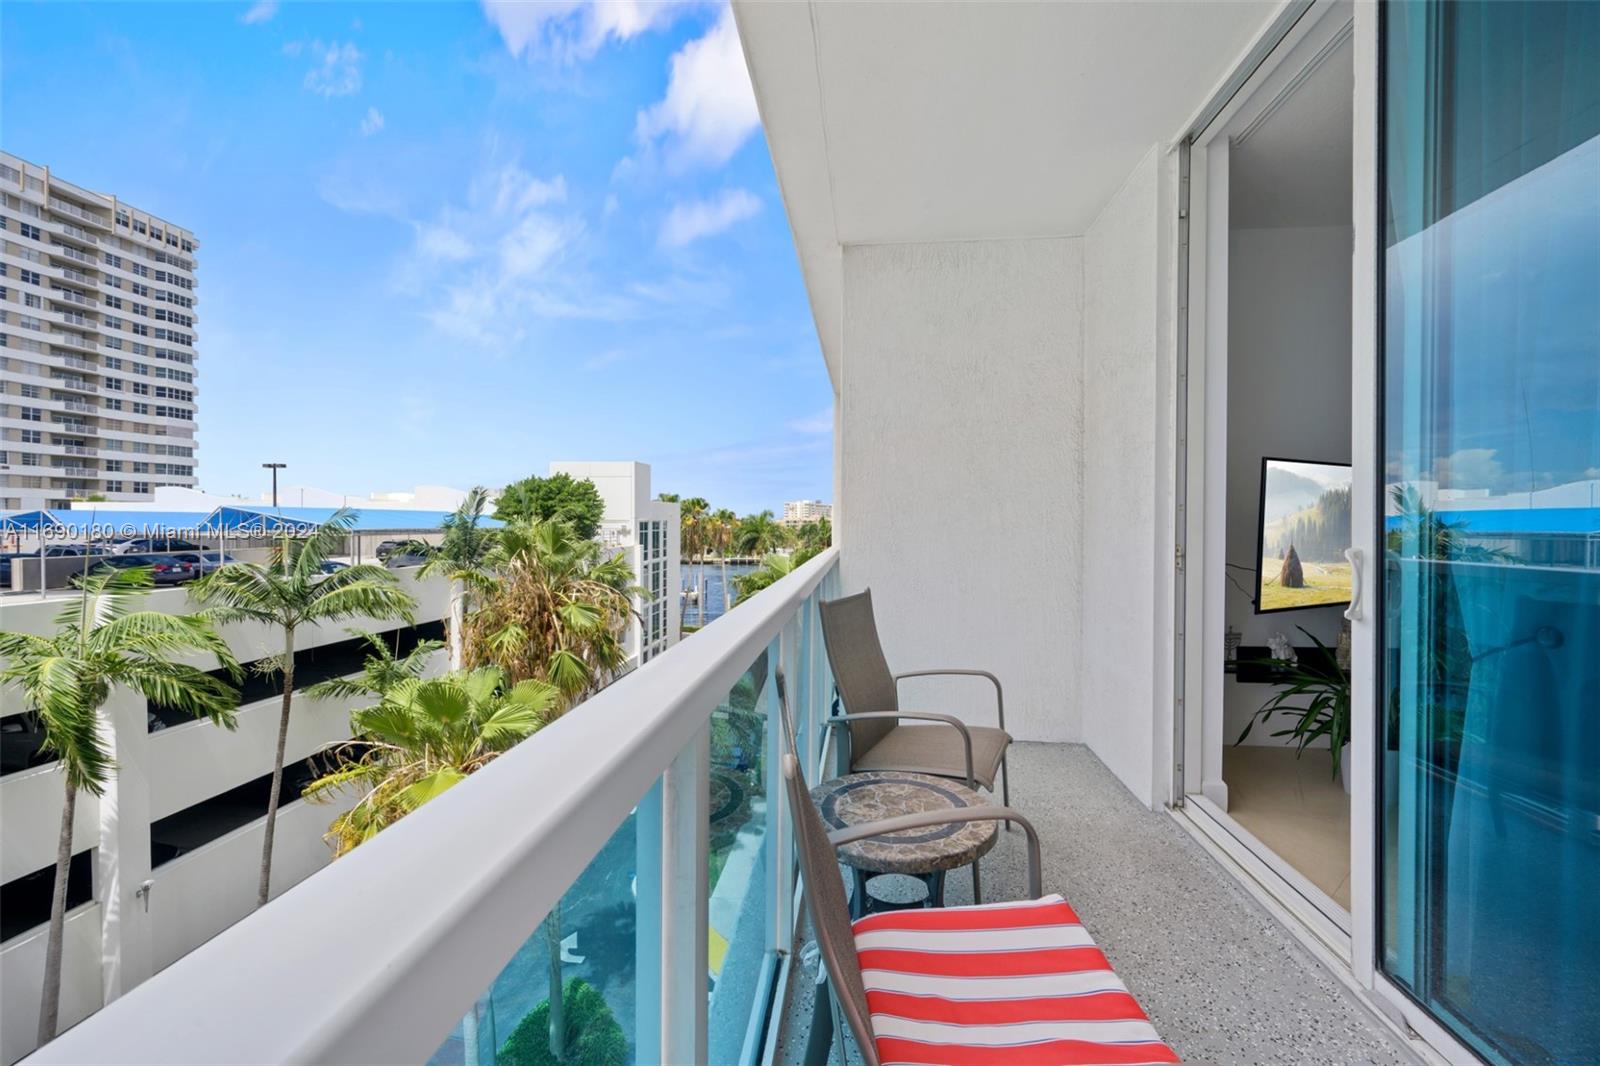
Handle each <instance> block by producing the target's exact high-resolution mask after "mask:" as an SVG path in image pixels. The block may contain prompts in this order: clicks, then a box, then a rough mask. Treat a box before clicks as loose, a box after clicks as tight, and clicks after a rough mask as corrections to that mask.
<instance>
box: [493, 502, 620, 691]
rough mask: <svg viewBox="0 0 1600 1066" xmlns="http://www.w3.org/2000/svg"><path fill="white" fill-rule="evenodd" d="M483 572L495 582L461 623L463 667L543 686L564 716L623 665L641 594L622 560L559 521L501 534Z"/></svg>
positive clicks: (516, 525)
mask: <svg viewBox="0 0 1600 1066" xmlns="http://www.w3.org/2000/svg"><path fill="white" fill-rule="evenodd" d="M490 566H491V567H492V569H493V571H494V573H495V581H494V583H493V585H492V586H491V587H490V588H489V590H488V591H486V592H485V593H484V594H483V596H482V598H481V601H480V603H479V605H478V609H477V610H475V611H474V612H473V613H472V615H471V617H469V618H468V619H467V624H466V630H465V632H466V660H467V665H468V666H469V667H477V666H498V667H499V668H500V669H502V670H504V671H505V673H506V677H507V678H508V679H509V680H510V681H511V682H512V683H513V684H514V683H516V682H519V681H525V680H528V679H530V678H532V679H536V680H539V681H548V682H550V683H551V684H552V685H555V686H556V688H557V690H559V691H560V693H561V699H562V710H563V711H565V710H566V709H568V708H570V707H571V706H572V705H573V704H574V703H576V702H578V700H579V699H580V698H581V697H582V696H586V695H588V694H589V693H590V692H592V691H594V690H595V689H597V688H599V687H600V686H602V685H603V684H605V683H606V682H607V681H609V680H610V679H611V677H612V675H614V674H615V673H616V671H617V670H619V669H621V668H622V666H623V665H624V664H625V663H626V661H627V655H626V648H625V645H624V637H625V636H626V633H627V629H628V623H629V622H630V621H631V620H632V618H633V615H634V611H633V600H632V598H633V597H634V596H637V595H646V594H647V591H646V590H645V589H642V588H640V587H638V586H637V585H635V584H634V583H633V582H634V575H633V570H632V568H631V567H630V566H629V564H628V559H627V557H626V556H624V555H620V554H619V555H609V556H608V555H606V554H605V553H604V550H603V549H602V548H601V546H600V545H599V544H598V543H597V542H595V541H592V540H583V539H582V538H580V537H578V536H577V534H576V533H574V532H573V529H572V527H571V526H570V525H568V524H567V523H566V522H563V521H561V520H560V519H549V520H542V519H537V518H533V519H522V520H518V521H514V522H512V523H511V524H510V525H508V526H506V528H505V529H503V530H501V536H500V537H499V539H498V541H497V543H496V545H495V549H494V551H493V552H492V553H491V556H490Z"/></svg>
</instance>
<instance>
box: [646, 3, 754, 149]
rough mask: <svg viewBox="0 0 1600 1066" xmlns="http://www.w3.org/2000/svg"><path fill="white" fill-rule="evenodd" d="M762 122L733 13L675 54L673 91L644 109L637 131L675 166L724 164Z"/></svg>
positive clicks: (669, 86) (724, 15)
mask: <svg viewBox="0 0 1600 1066" xmlns="http://www.w3.org/2000/svg"><path fill="white" fill-rule="evenodd" d="M760 124H761V117H760V115H759V114H758V113H757V111H756V97H755V92H754V90H752V89H751V88H750V74H749V72H748V71H747V70H746V69H745V65H744V51H743V50H742V49H741V48H740V47H739V31H738V28H737V27H736V26H735V25H734V22H733V13H732V11H730V10H726V9H725V10H724V11H723V13H722V17H721V18H719V19H718V20H717V23H716V25H715V26H713V27H711V29H710V30H708V31H707V32H706V34H705V36H703V37H698V38H696V39H695V40H692V41H690V42H689V43H688V44H686V45H684V46H683V48H681V49H680V50H679V51H678V52H677V53H676V54H675V55H673V57H672V74H671V78H670V80H669V81H668V83H667V95H666V96H665V97H663V98H662V99H661V100H659V101H657V102H656V103H654V104H652V105H651V106H650V107H648V108H646V109H645V110H643V111H641V112H639V116H638V119H637V121H636V123H635V135H636V136H637V138H638V140H639V143H640V144H641V145H642V146H644V147H645V148H646V149H650V148H653V147H654V146H656V145H658V144H659V145H661V147H662V150H663V152H664V153H665V156H666V160H667V164H668V166H669V167H671V168H672V169H677V170H681V169H685V168H688V167H692V166H709V167H715V166H720V165H722V164H723V163H725V162H727V161H728V159H729V158H731V157H732V156H733V153H734V152H737V151H738V150H739V146H740V145H742V144H744V142H745V140H746V139H747V138H749V136H750V134H751V133H753V132H755V130H756V128H757V127H758V126H760Z"/></svg>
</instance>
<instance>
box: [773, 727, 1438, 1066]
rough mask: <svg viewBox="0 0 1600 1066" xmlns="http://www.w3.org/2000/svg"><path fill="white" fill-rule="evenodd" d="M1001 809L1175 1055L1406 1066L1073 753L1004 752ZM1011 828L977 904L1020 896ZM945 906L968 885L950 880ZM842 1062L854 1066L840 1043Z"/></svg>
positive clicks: (798, 1048)
mask: <svg viewBox="0 0 1600 1066" xmlns="http://www.w3.org/2000/svg"><path fill="white" fill-rule="evenodd" d="M1011 765H1012V767H1013V769H1014V770H1015V771H1016V781H1015V782H1014V783H1013V785H1012V788H1011V796H1012V801H1013V805H1014V806H1016V807H1017V808H1018V809H1019V810H1021V811H1022V812H1023V813H1025V814H1027V815H1028V817H1029V819H1030V820H1031V821H1032V822H1033V823H1034V826H1035V827H1036V828H1037V829H1038V830H1039V836H1040V839H1041V841H1042V843H1043V846H1044V887H1045V890H1046V891H1047V892H1060V893H1061V894H1062V895H1063V896H1065V897H1066V898H1067V900H1068V901H1069V902H1070V903H1071V904H1072V905H1073V907H1074V909H1076V910H1077V912H1078V914H1079V916H1080V917H1081V918H1082V919H1083V922H1084V924H1085V925H1086V926H1087V927H1088V928H1089V931H1090V932H1091V933H1092V934H1093V935H1094V938H1095V940H1096V941H1097V942H1098V943H1099V945H1100V946H1101V948H1102V949H1104V951H1105V953H1106V955H1107V956H1108V957H1109V958H1110V960H1111V964H1112V966H1114V967H1115V968H1116V970H1117V972H1118V973H1119V974H1121V976H1122V979H1123V980H1124V981H1125V982H1127V985H1128V988H1129V989H1130V990H1131V991H1132V992H1133V994H1134V996H1135V997H1136V998H1137V999H1138V1000H1139V1002H1140V1003H1142V1004H1143V1005H1144V1008H1145V1010H1146V1011H1147V1012H1148V1013H1149V1015H1150V1020H1151V1022H1153V1023H1154V1025H1155V1027H1156V1030H1157V1031H1158V1032H1159V1033H1160V1034H1161V1035H1162V1037H1163V1038H1164V1039H1165V1040H1166V1041H1167V1042H1168V1043H1170V1044H1171V1045H1172V1046H1173V1047H1174V1048H1175V1049H1176V1050H1177V1052H1178V1054H1180V1055H1181V1056H1183V1057H1184V1058H1185V1059H1201V1060H1207V1061H1210V1062H1215V1063H1218V1064H1220V1066H1232V1064H1236V1063H1237V1064H1242V1063H1251V1064H1255V1063H1307V1062H1317V1063H1327V1064H1334V1063H1343V1064H1356V1063H1362V1064H1378V1063H1414V1062H1417V1061H1419V1060H1418V1059H1417V1057H1416V1056H1415V1055H1414V1054H1413V1053H1412V1052H1411V1050H1410V1049H1408V1048H1406V1047H1404V1046H1403V1045H1402V1044H1401V1042H1400V1041H1398V1040H1397V1039H1395V1038H1394V1037H1393V1036H1391V1035H1390V1034H1389V1032H1388V1031H1387V1030H1385V1029H1384V1028H1382V1027H1381V1026H1380V1025H1379V1023H1378V1022H1377V1020H1376V1019H1374V1018H1373V1016H1372V1015H1371V1014H1370V1013H1369V1012H1368V1011H1367V1009H1366V1008H1365V1007H1363V1006H1362V1005H1361V1004H1360V1003H1359V1002H1358V1001H1357V1000H1356V998H1355V997H1354V995H1353V994H1351V993H1350V992H1349V991H1348V990H1347V989H1346V988H1345V987H1344V986H1343V985H1342V984H1340V983H1339V982H1338V981H1337V980H1335V979H1334V978H1333V977H1332V976H1331V975H1330V974H1329V973H1328V972H1327V971H1326V970H1325V969H1324V968H1323V967H1322V966H1321V965H1320V964H1319V963H1318V962H1317V961H1316V960H1315V959H1314V958H1312V956H1311V955H1310V954H1309V953H1307V952H1306V950H1305V949H1304V948H1302V947H1301V946H1300V944H1299V943H1298V942H1297V941H1296V940H1295V939H1294V937H1293V936H1291V935H1290V933H1289V932H1288V930H1286V929H1285V928H1284V927H1283V926H1282V925H1281V924H1279V922H1278V921H1277V920H1276V919H1275V918H1273V917H1272V915H1270V914H1269V913H1268V912H1267V911H1266V910H1265V909H1264V908H1263V907H1262V906H1261V905H1260V904H1258V903H1257V902H1256V901H1255V900H1254V899H1253V898H1251V897H1250V896H1249V895H1248V894H1247V893H1246V892H1245V891H1244V890H1243V889H1242V888H1241V887H1240V886H1239V885H1238V884H1237V883H1235V881H1234V880H1233V879H1232V878H1231V877H1230V876H1229V875H1228V874H1227V873H1226V872H1225V871H1224V870H1223V869H1222V868H1221V867H1220V866H1218V865H1217V863H1216V862H1215V861H1214V860H1213V859H1212V858H1211V857H1210V856H1209V855H1208V854H1207V853H1206V852H1205V850H1204V849H1203V848H1201V846H1200V845H1199V844H1198V843H1197V842H1196V841H1195V840H1193V839H1192V838H1191V837H1190V836H1189V835H1188V834H1187V833H1185V832H1184V831H1183V829H1182V827H1181V826H1179V825H1178V824H1177V823H1176V822H1174V821H1173V820H1172V818H1171V817H1170V816H1169V815H1167V814H1166V813H1164V812H1155V811H1149V810H1146V809H1145V808H1143V807H1141V806H1140V805H1139V804H1138V803H1137V802H1136V801H1135V800H1134V798H1133V797H1132V796H1131V795H1130V794H1129V793H1128V792H1127V791H1126V790H1125V789H1124V788H1123V787H1122V785H1121V783H1120V782H1118V781H1117V780H1116V778H1115V777H1113V776H1112V774H1111V772H1110V771H1109V770H1107V769H1106V768H1105V767H1104V766H1103V765H1101V763H1100V761H1099V760H1098V759H1096V758H1095V756H1094V755H1093V754H1092V753H1091V752H1090V751H1089V750H1088V749H1087V748H1084V747H1082V746H1080V745H1067V744H1018V745H1016V746H1014V747H1013V748H1012V752H1011ZM1025 855H1026V849H1025V847H1024V846H1023V842H1022V836H1021V834H1020V833H1017V834H1011V835H1009V836H1008V837H1007V838H1003V839H1002V840H1001V842H1000V844H999V845H997V846H996V848H995V850H994V851H993V852H991V853H990V855H989V856H988V857H987V858H986V859H985V860H984V863H983V885H984V896H985V898H986V899H988V900H990V901H995V900H1001V899H1017V898H1020V897H1021V896H1022V895H1023V892H1024V889H1025V886H1026V879H1025V865H1024V864H1025ZM946 898H947V901H948V902H950V903H952V904H959V903H970V902H971V901H972V882H971V879H970V878H969V877H968V876H967V875H966V874H965V873H960V872H956V873H952V874H951V875H950V877H949V880H948V883H947V886H946ZM814 954H815V953H814V952H812V951H802V952H801V955H800V961H799V962H798V963H797V966H796V972H795V974H794V976H793V977H792V978H791V981H790V985H789V987H790V989H791V994H790V1001H789V1003H788V1005H787V1009H786V1011H785V1016H784V1020H783V1026H784V1028H783V1031H782V1033H781V1034H780V1040H779V1055H778V1060H779V1061H780V1062H782V1063H784V1064H786V1066H788V1064H799V1063H801V1062H803V1060H804V1052H805V1045H806V1042H807V1041H806V1039H805V1035H806V1027H807V1025H808V1024H809V1019H810V1017H811V993H812V990H813V988H814V985H815V974H816V966H817V963H816V960H815V958H814ZM851 1052H852V1053H851V1056H850V1057H851V1061H857V1059H856V1056H855V1054H854V1046H853V1044H852V1045H851Z"/></svg>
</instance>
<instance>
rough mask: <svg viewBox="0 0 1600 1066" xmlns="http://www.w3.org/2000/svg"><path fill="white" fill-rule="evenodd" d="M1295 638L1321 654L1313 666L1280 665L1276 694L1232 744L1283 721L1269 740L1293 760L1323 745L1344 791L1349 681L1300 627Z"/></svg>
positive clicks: (1347, 780)
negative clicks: (1284, 744) (1282, 741)
mask: <svg viewBox="0 0 1600 1066" xmlns="http://www.w3.org/2000/svg"><path fill="white" fill-rule="evenodd" d="M1295 628H1296V629H1299V630H1300V632H1302V633H1305V634H1306V636H1308V637H1310V638H1311V642H1312V643H1313V644H1315V645H1316V646H1317V650H1318V651H1319V652H1321V655H1320V656H1319V657H1318V659H1317V661H1316V662H1303V661H1299V662H1289V661H1284V662H1280V663H1279V664H1278V665H1279V675H1278V676H1279V677H1280V678H1281V679H1282V680H1281V681H1280V682H1279V688H1278V691H1277V692H1275V693H1273V696H1272V698H1271V699H1269V700H1267V702H1266V703H1263V704H1262V705H1261V707H1260V709H1258V710H1257V711H1256V712H1255V713H1254V714H1252V715H1251V716H1250V721H1248V722H1246V723H1245V727H1244V730H1243V732H1241V733H1240V734H1239V739H1238V740H1236V741H1234V743H1235V744H1243V743H1244V741H1245V738H1246V737H1248V736H1249V735H1250V731H1251V730H1252V729H1254V728H1255V726H1256V723H1257V722H1260V723H1262V724H1263V725H1264V724H1266V722H1267V721H1268V719H1271V718H1273V717H1274V716H1279V715H1281V716H1282V717H1283V718H1285V719H1287V721H1288V725H1287V728H1284V729H1280V730H1278V731H1277V732H1275V733H1273V734H1272V735H1273V736H1275V737H1289V738H1291V739H1292V740H1293V742H1294V745H1295V756H1296V757H1297V758H1298V757H1299V756H1301V755H1304V754H1305V750H1306V748H1307V747H1309V746H1310V745H1311V743H1312V742H1313V741H1315V740H1317V739H1318V738H1321V737H1326V738H1327V739H1328V749H1329V751H1330V752H1331V754H1332V756H1333V775H1334V776H1335V777H1337V778H1338V779H1339V783H1340V784H1341V785H1343V786H1344V790H1345V792H1346V794H1348V793H1349V791H1350V778H1349V774H1348V771H1347V770H1346V768H1345V767H1346V762H1345V756H1346V755H1348V754H1349V752H1348V751H1347V750H1346V749H1347V748H1348V747H1349V746H1350V678H1349V675H1347V674H1346V673H1345V672H1344V671H1343V670H1341V669H1339V667H1338V665H1337V662H1336V660H1335V657H1334V653H1333V651H1332V650H1331V649H1329V648H1328V646H1327V645H1325V644H1323V643H1322V641H1320V640H1318V639H1317V638H1316V637H1315V636H1312V634H1310V633H1308V632H1306V630H1305V628H1304V627H1302V626H1296V627H1295Z"/></svg>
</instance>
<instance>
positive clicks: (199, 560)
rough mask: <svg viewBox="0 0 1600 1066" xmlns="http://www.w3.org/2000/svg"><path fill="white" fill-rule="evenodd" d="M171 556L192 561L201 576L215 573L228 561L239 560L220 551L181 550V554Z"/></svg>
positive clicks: (234, 561)
mask: <svg viewBox="0 0 1600 1066" xmlns="http://www.w3.org/2000/svg"><path fill="white" fill-rule="evenodd" d="M171 558H173V559H180V560H182V561H183V562H186V563H193V564H194V565H195V569H196V570H198V571H199V573H200V576H201V577H205V576H206V575H207V574H211V573H215V572H216V571H218V570H221V569H222V568H223V567H224V566H227V565H228V564H229V563H236V562H238V561H239V560H238V559H236V558H234V557H233V556H232V555H226V554H224V553H222V552H183V553H182V554H179V555H174V556H171Z"/></svg>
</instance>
